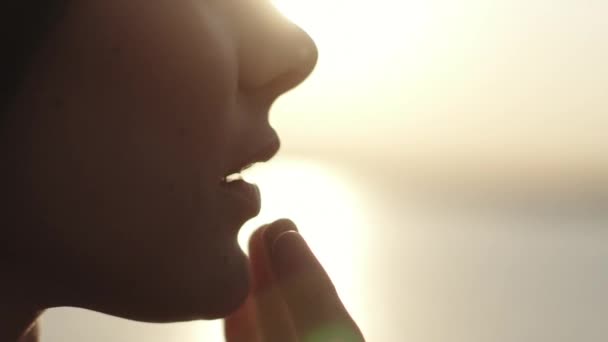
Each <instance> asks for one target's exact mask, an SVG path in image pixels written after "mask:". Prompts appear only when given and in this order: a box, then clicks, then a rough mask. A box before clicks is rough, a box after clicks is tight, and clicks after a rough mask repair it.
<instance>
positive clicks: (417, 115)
mask: <svg viewBox="0 0 608 342" xmlns="http://www.w3.org/2000/svg"><path fill="white" fill-rule="evenodd" d="M273 1H274V2H275V4H276V5H277V7H278V8H279V9H281V11H283V13H285V14H286V15H287V16H288V17H289V18H291V19H292V20H293V21H295V22H296V23H298V24H300V25H301V26H302V27H303V28H305V29H306V30H307V31H308V32H309V33H310V35H311V36H312V37H313V38H314V39H315V40H316V42H317V45H318V46H319V50H320V60H319V64H318V67H317V69H316V71H315V73H314V74H313V75H312V77H311V78H310V79H309V80H308V81H307V82H306V83H304V84H303V85H302V86H301V87H300V88H298V89H296V90H295V91H293V92H292V93H290V94H288V95H286V96H285V97H284V98H282V99H281V100H279V102H278V103H277V104H276V106H275V107H274V109H273V112H272V121H273V123H274V124H275V126H276V127H277V128H278V129H279V132H280V133H281V134H282V136H283V137H284V142H285V146H286V148H289V149H293V150H304V151H308V150H315V151H316V150H320V149H321V148H323V149H325V150H327V151H330V150H344V149H346V151H348V150H351V151H353V150H354V151H357V152H358V153H359V154H361V153H365V152H366V153H368V154H375V155H383V154H387V155H388V156H393V157H395V156H397V155H398V154H401V155H403V156H406V155H407V156H410V155H412V156H414V157H420V158H425V157H426V156H428V155H429V150H433V151H436V154H439V155H443V156H448V155H449V156H451V157H452V158H456V159H458V158H465V159H466V158H473V159H478V158H480V156H482V157H483V156H487V157H488V158H490V157H491V156H494V157H496V155H497V152H500V157H507V158H515V159H517V158H521V159H522V160H530V159H533V160H536V159H538V157H539V156H542V157H543V158H548V159H551V158H553V159H560V160H562V159H563V160H567V159H569V158H570V159H573V158H574V159H578V160H584V161H585V162H604V161H605V162H608V154H607V153H601V151H603V150H606V149H607V148H608V135H607V134H605V132H606V128H608V96H607V93H608V63H606V61H607V60H608V38H607V37H606V33H607V32H608V21H606V20H605V16H606V13H608V2H606V1H603V0H596V1H594V0H591V1H583V2H581V1H578V0H558V1H555V0H552V1H549V0H532V1H530V0H528V1H522V0H511V1H487V0H459V1H451V0H402V1H395V0H374V1H367V0H332V1H328V0H273ZM362 151H363V152H362Z"/></svg>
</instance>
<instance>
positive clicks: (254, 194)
mask: <svg viewBox="0 0 608 342" xmlns="http://www.w3.org/2000/svg"><path fill="white" fill-rule="evenodd" d="M279 148H280V142H279V140H278V139H276V140H273V141H272V142H271V143H270V144H267V145H264V146H263V147H262V148H260V149H258V150H256V151H255V152H254V153H252V154H249V155H245V156H244V157H243V158H241V160H239V161H237V162H236V163H235V164H234V165H233V166H232V167H231V168H230V169H228V171H227V172H226V173H224V175H222V176H220V186H221V188H222V189H224V190H225V191H226V193H227V194H228V195H229V196H230V198H231V199H232V200H233V201H234V202H235V203H234V205H233V206H232V208H234V209H235V211H237V212H239V213H242V214H243V215H244V216H247V217H246V219H249V218H252V217H255V216H257V215H258V214H259V212H260V209H261V196H260V190H259V188H258V186H257V185H255V184H251V183H248V182H246V181H245V180H244V179H243V176H242V174H241V173H242V172H243V171H245V170H247V169H249V168H251V167H252V166H254V165H255V164H257V163H263V162H266V161H268V160H270V159H272V157H274V156H275V155H276V153H277V152H278V150H279Z"/></svg>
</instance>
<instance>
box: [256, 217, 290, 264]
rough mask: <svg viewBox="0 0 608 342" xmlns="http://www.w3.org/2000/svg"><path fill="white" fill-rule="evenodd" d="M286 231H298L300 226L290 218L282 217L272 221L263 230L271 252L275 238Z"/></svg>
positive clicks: (265, 241)
mask: <svg viewBox="0 0 608 342" xmlns="http://www.w3.org/2000/svg"><path fill="white" fill-rule="evenodd" d="M286 232H298V227H296V224H295V223H293V221H292V220H290V219H286V218H284V219H280V220H277V221H274V222H273V223H271V224H270V225H269V226H268V227H267V228H266V229H265V230H264V232H263V236H264V243H265V245H266V248H267V250H268V252H269V255H270V252H271V248H272V245H273V244H274V242H275V240H276V239H277V238H278V237H279V236H280V235H281V234H283V233H286Z"/></svg>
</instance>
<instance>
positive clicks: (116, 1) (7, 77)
mask: <svg viewBox="0 0 608 342" xmlns="http://www.w3.org/2000/svg"><path fill="white" fill-rule="evenodd" d="M2 16H3V17H4V18H3V21H2V22H3V29H2V33H1V35H2V39H3V42H4V51H5V53H3V55H2V66H1V67H2V68H3V70H2V71H3V73H2V74H3V75H4V76H3V82H2V83H3V88H2V95H1V100H2V129H3V130H2V134H1V138H2V144H1V145H0V146H2V148H3V151H2V152H3V156H4V161H3V163H2V166H3V167H2V180H3V181H4V184H3V188H4V191H3V192H2V203H3V206H2V208H3V212H2V214H3V217H4V220H5V221H4V225H3V229H2V235H3V238H2V239H1V240H0V256H1V258H0V267H1V268H0V269H1V270H2V277H3V278H2V282H1V283H0V297H1V298H0V302H2V304H3V305H1V306H0V341H3V342H4V341H10V342H13V341H18V340H19V338H23V340H26V339H29V340H35V339H36V328H35V321H36V319H37V317H38V316H39V315H40V314H41V313H42V312H43V311H44V310H45V309H47V308H51V307H57V306H75V307H81V308H87V309H91V310H96V311H99V312H103V313H107V314H110V315H114V316H118V317H123V318H127V319H132V320H138V321H146V322H177V321H189V320H195V319H216V318H222V317H228V318H227V320H226V324H225V326H226V337H227V340H228V341H230V342H236V341H305V340H306V341H308V340H314V341H324V340H327V341H333V340H334V338H337V337H341V338H342V339H341V340H344V341H361V340H363V338H362V336H361V333H360V332H359V329H358V328H357V326H356V324H355V323H354V322H353V321H352V319H351V318H350V316H349V314H348V313H347V312H346V310H345V309H344V307H343V305H342V304H341V302H340V300H339V298H338V296H337V294H336V293H335V290H334V289H333V286H332V284H331V282H330V280H329V278H328V277H327V275H326V274H325V272H324V271H323V269H322V267H321V266H320V265H319V263H318V262H317V261H316V259H315V258H314V256H313V254H312V253H311V251H310V250H309V249H308V248H307V247H306V243H305V242H304V241H303V240H302V238H301V236H300V235H299V234H298V233H297V232H296V230H297V229H296V228H295V226H294V225H293V223H292V222H291V221H289V220H279V221H277V222H275V223H272V224H270V225H267V226H265V227H261V228H260V229H259V230H258V231H257V232H256V233H255V234H254V236H253V237H252V239H251V242H250V246H249V247H250V258H247V257H246V256H245V255H244V254H243V253H242V251H241V250H240V248H239V246H238V244H237V233H238V229H239V228H240V226H241V225H242V224H243V223H244V222H245V221H247V220H248V219H250V218H251V217H253V216H255V215H257V213H258V211H259V206H260V203H259V194H258V193H257V189H256V188H255V187H254V186H252V185H249V184H247V183H245V182H243V181H239V180H237V181H233V180H234V179H235V178H236V179H238V177H234V174H237V173H238V172H240V171H241V170H242V169H243V168H245V167H246V166H247V165H249V164H251V163H254V162H260V161H266V160H268V159H270V158H272V156H273V155H274V154H275V153H276V152H277V150H278V148H279V139H278V137H277V134H276V132H275V131H274V130H273V129H272V128H271V127H270V125H269V122H268V111H269V108H270V106H271V104H272V103H273V101H274V100H275V99H276V98H277V97H279V96H280V95H281V94H283V93H285V92H286V91H288V90H290V89H291V88H293V87H295V86H296V85H298V84H299V83H300V82H302V81H303V80H304V79H305V78H306V77H307V76H308V75H309V74H310V72H311V71H312V69H313V67H314V65H315V63H316V59H317V51H316V47H315V45H314V43H313V42H312V41H311V39H310V38H309V37H308V36H307V35H306V34H305V33H304V32H303V31H302V30H300V29H299V28H298V27H296V26H294V25H293V24H292V23H290V22H288V21H287V20H286V19H285V18H283V17H282V16H280V15H279V14H278V13H277V12H276V10H275V9H274V8H273V6H272V4H271V3H270V2H269V1H266V0H241V1H226V0H155V1H149V0H103V1H102V0H78V1H69V0H54V1H52V0H46V1H25V0H24V1H17V0H15V1H13V3H9V4H5V5H4V10H3V11H2Z"/></svg>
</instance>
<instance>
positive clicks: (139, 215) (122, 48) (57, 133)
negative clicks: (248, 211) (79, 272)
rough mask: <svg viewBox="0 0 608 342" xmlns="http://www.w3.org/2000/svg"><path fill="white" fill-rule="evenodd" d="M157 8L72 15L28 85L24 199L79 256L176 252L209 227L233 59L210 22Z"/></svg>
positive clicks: (229, 118)
mask: <svg viewBox="0 0 608 342" xmlns="http://www.w3.org/2000/svg"><path fill="white" fill-rule="evenodd" d="M110 3H111V4H113V5H111V4H110ZM117 3H124V4H125V5H124V6H131V7H132V8H131V10H129V8H124V7H123V8H117V5H116V4H117ZM163 3H164V4H167V2H166V1H159V2H158V4H159V5H148V2H146V3H143V2H142V1H136V0H133V1H132V2H130V1H125V2H122V1H120V2H119V1H109V2H105V1H85V2H82V5H77V6H75V7H74V8H73V9H72V12H73V13H72V15H70V16H68V17H67V19H66V20H65V22H64V23H63V24H62V26H61V27H60V28H59V32H57V34H55V36H54V37H55V38H54V39H52V40H51V41H50V43H49V44H48V45H47V48H46V49H45V50H44V51H43V53H41V54H40V56H39V57H40V58H39V60H38V63H35V67H34V69H33V70H34V72H33V73H32V75H33V77H32V79H31V82H29V86H30V89H29V90H30V91H29V93H30V94H37V95H35V101H32V102H31V103H32V104H31V106H32V107H31V108H30V109H32V111H31V112H32V113H35V114H33V115H34V116H35V117H33V118H32V117H30V118H29V119H31V120H30V121H29V122H24V127H28V128H27V130H28V134H27V135H26V136H28V137H29V139H30V141H29V142H28V144H31V146H32V149H31V154H30V166H31V169H32V172H33V174H32V180H31V182H32V184H31V190H30V191H31V192H32V193H34V192H35V193H36V196H35V197H36V198H37V201H38V202H37V203H36V206H37V208H38V211H39V212H40V213H41V214H40V215H44V216H45V217H46V220H47V221H48V222H49V225H51V226H57V227H60V228H58V229H61V230H63V232H62V233H61V235H62V236H64V237H66V236H73V237H74V240H75V241H73V242H72V243H73V246H71V247H72V248H77V249H79V250H87V252H86V253H88V254H92V255H94V254H98V253H99V254H102V253H105V252H104V251H107V245H113V246H114V247H115V249H114V250H113V252H116V254H117V255H120V254H123V255H121V256H122V257H124V256H126V255H128V254H129V253H130V252H129V251H130V250H132V249H130V248H131V247H133V246H134V245H138V244H139V245H142V244H143V245H148V246H149V247H150V248H151V249H152V248H156V247H158V246H161V245H166V244H167V243H169V244H170V245H174V246H175V245H178V244H179V241H178V240H179V239H180V238H181V239H183V238H186V237H189V236H191V235H192V234H194V233H193V232H191V231H190V229H192V228H193V227H194V226H196V229H200V228H201V227H200V225H201V223H202V222H203V221H204V220H205V219H209V221H210V222H214V220H216V219H217V218H216V217H215V216H214V215H216V212H217V210H216V208H214V207H213V205H214V191H215V189H214V186H215V185H216V184H217V183H216V179H217V177H218V176H217V175H218V174H219V170H221V169H222V167H223V158H224V155H225V152H226V151H227V148H228V146H227V144H228V143H229V139H230V136H231V135H232V133H233V131H234V129H235V127H234V126H233V124H232V122H233V121H234V120H233V117H234V115H235V114H234V113H235V102H236V101H235V96H236V89H237V83H238V78H237V75H238V70H237V67H236V65H237V63H236V59H235V55H236V53H235V49H234V45H233V43H232V39H231V37H230V35H229V34H228V33H227V31H226V30H224V29H223V26H222V25H221V22H219V21H217V20H218V19H214V16H213V15H212V13H207V12H205V9H204V8H202V7H201V8H199V7H196V8H195V7H194V5H190V6H191V7H192V8H187V7H188V6H183V7H182V6H162V4H163ZM185 3H189V2H185ZM193 3H194V2H193ZM138 6H139V9H141V8H147V13H146V14H145V15H142V14H141V13H139V12H137V11H135V10H134V9H135V8H137V7H138ZM129 13H132V15H130V14H129ZM83 18H86V21H85V19H83ZM29 100H31V99H29ZM28 125H29V126H28ZM168 239H169V241H168ZM171 240H174V241H173V242H171ZM67 243H70V242H67ZM79 244H82V245H83V246H82V247H75V246H76V245H79ZM121 246H122V248H121ZM142 258H143V259H145V256H142Z"/></svg>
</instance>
